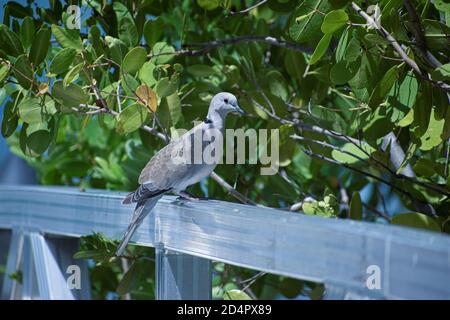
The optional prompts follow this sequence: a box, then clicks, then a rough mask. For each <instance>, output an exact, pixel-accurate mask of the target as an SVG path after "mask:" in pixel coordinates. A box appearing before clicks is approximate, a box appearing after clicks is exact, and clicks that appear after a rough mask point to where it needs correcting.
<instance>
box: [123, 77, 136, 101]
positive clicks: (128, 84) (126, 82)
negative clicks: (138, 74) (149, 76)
mask: <svg viewBox="0 0 450 320" xmlns="http://www.w3.org/2000/svg"><path fill="white" fill-rule="evenodd" d="M120 84H121V85H122V88H123V91H125V94H126V95H127V96H131V97H133V96H134V92H135V91H136V89H137V88H138V86H139V82H138V81H137V80H136V79H135V78H134V77H133V76H132V75H130V74H128V73H122V74H121V75H120Z"/></svg>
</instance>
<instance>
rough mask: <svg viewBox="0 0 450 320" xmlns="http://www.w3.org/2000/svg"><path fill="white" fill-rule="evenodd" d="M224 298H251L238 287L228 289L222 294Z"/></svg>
mask: <svg viewBox="0 0 450 320" xmlns="http://www.w3.org/2000/svg"><path fill="white" fill-rule="evenodd" d="M223 299H224V300H252V298H250V296H249V295H248V294H246V293H245V292H244V291H241V290H238V289H232V290H228V291H226V292H225V293H224V294H223Z"/></svg>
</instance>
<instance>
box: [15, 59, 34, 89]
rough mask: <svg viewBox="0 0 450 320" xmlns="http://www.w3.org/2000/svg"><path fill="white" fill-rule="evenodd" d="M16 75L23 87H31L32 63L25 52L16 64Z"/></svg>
mask: <svg viewBox="0 0 450 320" xmlns="http://www.w3.org/2000/svg"><path fill="white" fill-rule="evenodd" d="M14 76H15V77H16V79H17V81H18V82H19V84H20V85H21V86H22V87H23V88H25V89H30V88H31V85H32V81H31V80H32V79H33V71H32V69H31V63H30V61H29V60H28V57H27V56H26V55H24V54H23V55H21V56H19V57H18V58H17V60H16V64H15V66H14Z"/></svg>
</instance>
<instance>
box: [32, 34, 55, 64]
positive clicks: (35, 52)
mask: <svg viewBox="0 0 450 320" xmlns="http://www.w3.org/2000/svg"><path fill="white" fill-rule="evenodd" d="M51 36H52V33H51V31H50V29H48V28H45V27H44V28H41V29H39V31H38V32H37V33H36V36H35V37H34V40H33V44H32V45H31V50H30V60H31V62H32V63H33V64H34V65H35V66H38V65H39V64H40V63H41V62H42V61H44V59H45V57H46V56H47V52H48V48H49V47H50V38H51Z"/></svg>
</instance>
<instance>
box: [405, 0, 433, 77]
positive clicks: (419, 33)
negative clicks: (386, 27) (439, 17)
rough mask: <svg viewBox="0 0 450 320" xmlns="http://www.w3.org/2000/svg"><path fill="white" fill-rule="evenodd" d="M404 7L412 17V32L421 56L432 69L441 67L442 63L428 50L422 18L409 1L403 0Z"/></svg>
mask: <svg viewBox="0 0 450 320" xmlns="http://www.w3.org/2000/svg"><path fill="white" fill-rule="evenodd" d="M403 5H404V6H405V8H406V10H407V11H408V15H409V16H410V17H411V27H412V29H413V30H412V31H413V34H414V38H415V42H416V45H417V48H418V49H419V50H418V51H419V53H420V55H421V56H422V58H423V59H424V60H425V61H426V62H428V64H429V65H430V66H431V67H433V69H435V68H438V67H440V66H441V65H442V63H440V62H439V60H438V59H436V57H435V56H434V55H433V54H432V53H431V52H430V51H429V50H428V48H427V43H426V39H425V36H424V34H423V28H422V24H421V23H420V18H419V15H418V14H417V12H416V9H415V8H414V6H413V5H412V4H411V2H410V1H409V0H403Z"/></svg>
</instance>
